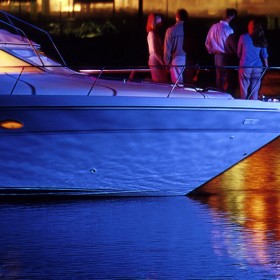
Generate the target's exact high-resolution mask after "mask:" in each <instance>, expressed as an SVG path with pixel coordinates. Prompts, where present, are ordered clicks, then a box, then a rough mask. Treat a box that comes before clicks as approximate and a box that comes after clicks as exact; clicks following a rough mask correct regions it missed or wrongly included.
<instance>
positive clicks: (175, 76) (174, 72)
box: [170, 56, 186, 83]
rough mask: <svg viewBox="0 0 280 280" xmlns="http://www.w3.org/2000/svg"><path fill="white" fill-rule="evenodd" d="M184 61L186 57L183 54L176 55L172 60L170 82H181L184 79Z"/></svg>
mask: <svg viewBox="0 0 280 280" xmlns="http://www.w3.org/2000/svg"><path fill="white" fill-rule="evenodd" d="M185 63H186V57H185V56H176V57H174V59H173V60H172V63H171V65H172V66H171V67H170V75H171V81H172V83H176V81H177V80H178V83H183V80H184V75H183V72H184V68H185Z"/></svg>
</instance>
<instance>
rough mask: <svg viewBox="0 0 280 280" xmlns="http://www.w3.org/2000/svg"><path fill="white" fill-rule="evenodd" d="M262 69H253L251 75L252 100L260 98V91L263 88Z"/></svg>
mask: <svg viewBox="0 0 280 280" xmlns="http://www.w3.org/2000/svg"><path fill="white" fill-rule="evenodd" d="M261 75H262V69H261V68H253V69H252V74H251V83H250V84H251V87H250V93H249V94H250V99H254V100H257V99H258V98H259V89H260V87H261V79H260V78H261Z"/></svg>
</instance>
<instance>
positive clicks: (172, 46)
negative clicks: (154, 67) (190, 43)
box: [164, 9, 188, 83]
mask: <svg viewBox="0 0 280 280" xmlns="http://www.w3.org/2000/svg"><path fill="white" fill-rule="evenodd" d="M175 19H176V23H175V25H173V26H171V27H169V28H168V29H167V30H166V33H165V39H164V62H165V64H166V65H168V66H169V67H170V76H171V81H172V82H173V83H176V82H178V83H183V77H184V75H183V72H184V69H185V65H186V52H185V51H184V49H183V44H184V21H185V22H186V21H187V20H188V12H187V11H186V10H185V9H179V10H177V12H176V16H175Z"/></svg>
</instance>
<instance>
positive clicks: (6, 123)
mask: <svg viewBox="0 0 280 280" xmlns="http://www.w3.org/2000/svg"><path fill="white" fill-rule="evenodd" d="M23 126H24V125H23V123H22V122H20V121H16V120H3V121H0V127H1V128H4V129H20V128H23Z"/></svg>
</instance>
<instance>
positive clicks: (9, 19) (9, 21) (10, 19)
mask: <svg viewBox="0 0 280 280" xmlns="http://www.w3.org/2000/svg"><path fill="white" fill-rule="evenodd" d="M0 14H2V15H3V16H4V17H5V18H6V19H7V22H6V21H4V20H0V22H1V23H2V24H4V25H6V26H8V27H9V28H12V29H14V30H15V31H16V32H17V34H19V35H20V36H22V37H23V38H25V39H26V40H27V42H28V44H27V45H30V46H31V47H32V49H33V51H34V52H35V53H36V55H37V56H38V58H39V60H40V61H41V63H42V65H43V66H44V63H43V61H42V59H41V58H40V55H39V54H38V52H37V50H36V48H35V46H34V43H32V41H31V40H29V38H28V36H27V35H26V33H25V32H24V31H23V30H22V28H19V27H18V26H17V24H16V23H15V21H18V22H20V23H22V24H25V25H26V26H28V27H30V28H31V29H33V30H37V31H39V32H40V33H43V34H44V35H45V36H46V37H47V39H48V40H49V42H50V43H51V45H52V47H53V48H54V50H55V51H56V53H57V55H58V56H59V59H60V61H61V62H62V65H63V66H66V62H65V60H64V59H63V57H62V55H61V54H60V52H59V50H58V48H57V47H56V45H55V43H54V41H53V39H52V37H51V36H50V34H49V33H48V32H47V31H45V30H43V29H41V28H39V27H37V26H35V25H33V24H31V23H29V22H27V21H24V20H22V19H20V18H18V17H15V16H13V15H11V14H9V13H7V12H4V11H0ZM35 45H36V44H35Z"/></svg>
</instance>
